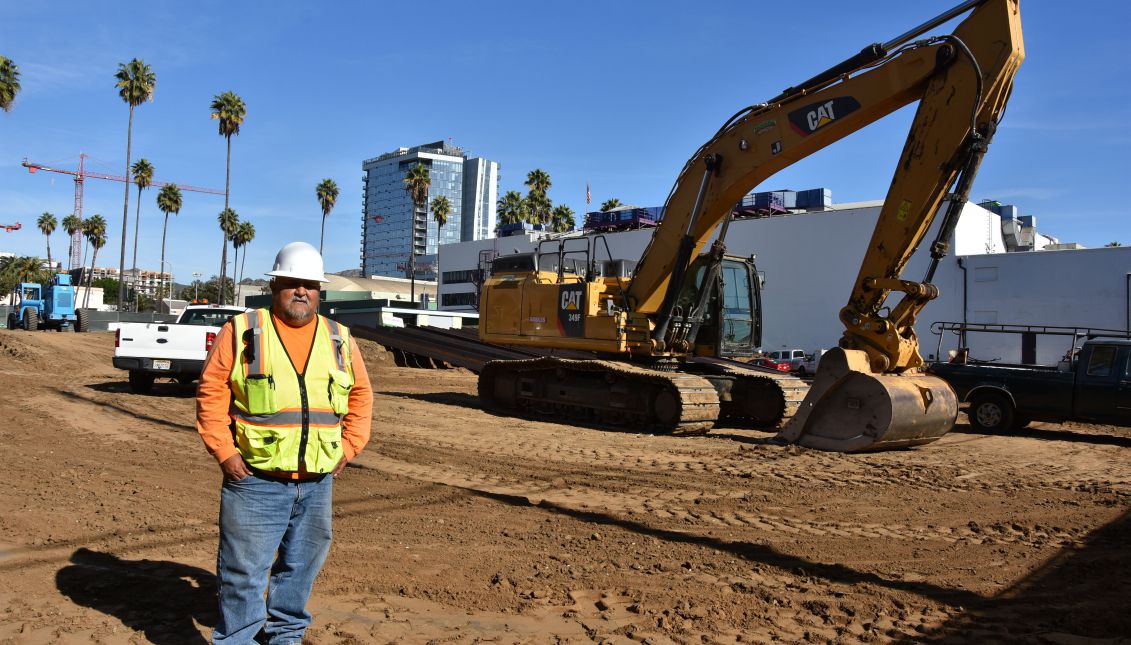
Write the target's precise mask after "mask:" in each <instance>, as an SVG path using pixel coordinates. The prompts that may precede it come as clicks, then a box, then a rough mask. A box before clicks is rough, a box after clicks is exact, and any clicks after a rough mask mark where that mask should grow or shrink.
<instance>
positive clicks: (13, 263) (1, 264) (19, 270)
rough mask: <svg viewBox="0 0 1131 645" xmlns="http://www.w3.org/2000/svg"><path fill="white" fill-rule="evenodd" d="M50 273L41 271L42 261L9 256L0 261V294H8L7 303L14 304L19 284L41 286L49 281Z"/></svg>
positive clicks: (28, 257)
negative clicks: (33, 283)
mask: <svg viewBox="0 0 1131 645" xmlns="http://www.w3.org/2000/svg"><path fill="white" fill-rule="evenodd" d="M53 274H54V272H52V271H44V270H43V260H42V259H41V258H37V257H32V256H26V255H25V256H22V257H16V256H9V257H6V258H3V259H2V260H0V293H6V294H9V298H8V303H9V304H15V301H16V298H15V296H16V288H17V287H18V286H19V285H20V283H21V282H36V283H39V284H43V283H45V282H49V281H50V280H51V276H52V275H53Z"/></svg>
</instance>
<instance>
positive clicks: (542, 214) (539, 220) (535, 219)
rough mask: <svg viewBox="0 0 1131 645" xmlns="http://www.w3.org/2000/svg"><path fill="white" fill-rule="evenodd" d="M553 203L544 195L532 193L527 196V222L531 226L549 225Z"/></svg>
mask: <svg viewBox="0 0 1131 645" xmlns="http://www.w3.org/2000/svg"><path fill="white" fill-rule="evenodd" d="M553 206H554V204H553V202H551V201H550V198H549V197H547V196H546V195H545V194H543V193H536V192H533V191H531V192H530V194H528V195H527V196H526V221H527V222H530V223H531V224H549V223H550V213H551V212H552V211H553Z"/></svg>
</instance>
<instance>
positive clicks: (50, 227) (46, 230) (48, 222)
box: [35, 213, 59, 271]
mask: <svg viewBox="0 0 1131 645" xmlns="http://www.w3.org/2000/svg"><path fill="white" fill-rule="evenodd" d="M35 225H36V226H38V227H39V232H40V233H43V237H45V238H47V264H49V265H50V266H51V270H52V271H54V270H55V263H54V262H52V261H51V234H52V233H54V232H55V227H56V226H58V225H59V221H58V220H56V219H55V216H54V215H52V214H51V213H44V214H42V215H40V216H39V219H37V220H36V221H35Z"/></svg>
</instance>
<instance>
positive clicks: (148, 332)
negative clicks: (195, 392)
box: [114, 305, 247, 394]
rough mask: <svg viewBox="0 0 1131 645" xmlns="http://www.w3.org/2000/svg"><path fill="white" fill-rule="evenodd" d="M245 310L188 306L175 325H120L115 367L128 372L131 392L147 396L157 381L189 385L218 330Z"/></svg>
mask: <svg viewBox="0 0 1131 645" xmlns="http://www.w3.org/2000/svg"><path fill="white" fill-rule="evenodd" d="M245 311H247V309H245V308H244V307H235V306H223V305H189V306H188V307H185V310H184V311H183V312H181V315H180V317H179V318H177V322H174V323H123V324H121V325H120V326H119V327H118V330H117V332H116V336H115V339H114V367H116V368H118V369H121V370H128V371H129V373H130V390H132V391H134V392H135V393H137V394H146V393H148V392H149V391H150V390H151V389H153V381H154V380H155V379H157V378H158V377H168V378H175V379H177V381H178V382H180V383H191V382H192V381H193V380H195V379H197V378H200V372H201V371H202V370H203V369H204V359H205V357H207V356H208V350H210V349H212V342H213V341H214V340H216V334H217V332H219V331H220V327H222V326H223V325H224V323H225V322H227V321H228V319H229V318H231V317H232V316H235V315H237V314H242V313H243V312H245Z"/></svg>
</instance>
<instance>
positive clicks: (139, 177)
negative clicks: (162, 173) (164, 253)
mask: <svg viewBox="0 0 1131 645" xmlns="http://www.w3.org/2000/svg"><path fill="white" fill-rule="evenodd" d="M133 173H134V184H136V185H137V211H136V212H135V213H134V259H133V262H132V263H131V264H130V266H131V267H132V268H133V269H135V270H136V269H137V233H138V226H139V225H140V224H141V191H143V190H145V189H146V188H149V187H150V185H152V184H153V164H151V163H149V160H147V159H138V160H137V163H135V164H134V166H133ZM157 270H158V271H160V270H161V267H158V268H157Z"/></svg>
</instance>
